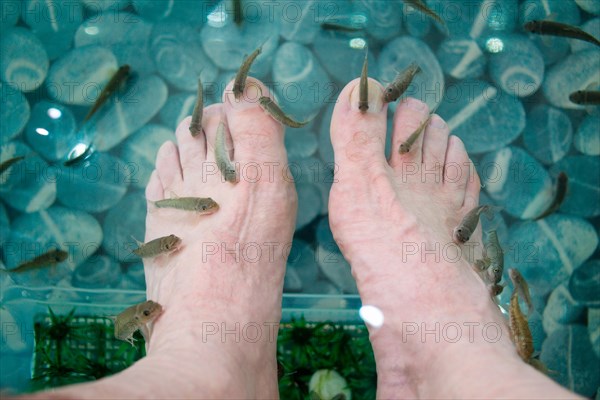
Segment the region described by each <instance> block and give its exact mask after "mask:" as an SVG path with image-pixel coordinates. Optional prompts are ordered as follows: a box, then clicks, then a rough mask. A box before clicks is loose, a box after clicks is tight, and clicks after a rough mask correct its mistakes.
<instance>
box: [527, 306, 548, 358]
mask: <svg viewBox="0 0 600 400" xmlns="http://www.w3.org/2000/svg"><path fill="white" fill-rule="evenodd" d="M527 323H528V324H529V331H530V332H531V337H532V339H533V350H534V352H539V351H542V343H544V340H546V336H547V335H546V332H545V331H544V326H543V322H542V316H541V315H540V313H539V312H537V311H534V312H533V313H532V314H531V315H528V316H527Z"/></svg>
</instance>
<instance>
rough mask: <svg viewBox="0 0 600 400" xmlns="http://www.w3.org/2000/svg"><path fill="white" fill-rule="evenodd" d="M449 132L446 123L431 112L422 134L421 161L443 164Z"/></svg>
mask: <svg viewBox="0 0 600 400" xmlns="http://www.w3.org/2000/svg"><path fill="white" fill-rule="evenodd" d="M449 132H450V130H449V129H448V125H446V122H444V120H443V119H442V117H440V116H439V115H437V114H433V115H432V116H431V121H430V122H429V125H428V126H427V129H426V130H425V132H424V135H423V163H425V164H428V165H429V164H430V165H439V166H443V165H444V159H445V157H446V150H447V148H448V135H449Z"/></svg>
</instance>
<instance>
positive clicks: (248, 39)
mask: <svg viewBox="0 0 600 400" xmlns="http://www.w3.org/2000/svg"><path fill="white" fill-rule="evenodd" d="M223 5H224V3H221V4H220V5H219V7H218V8H216V9H215V10H214V11H213V12H212V13H211V14H210V15H209V17H208V23H207V24H206V25H205V26H204V28H203V29H202V32H201V33H200V40H201V43H202V47H203V49H204V52H205V53H206V54H207V55H208V57H209V58H210V59H211V60H212V62H214V63H215V64H216V65H217V67H219V68H221V69H224V70H230V71H237V70H238V69H239V68H240V65H242V62H243V60H244V59H245V58H246V57H247V56H248V55H250V54H251V53H252V52H253V51H254V50H256V49H257V48H258V47H260V46H261V45H262V51H261V54H260V55H259V56H258V57H256V60H254V62H253V63H252V66H251V67H250V74H249V75H250V76H253V77H255V78H258V79H263V78H266V77H267V75H268V74H269V72H270V71H271V66H272V63H273V58H272V57H273V56H274V55H275V51H276V50H277V48H278V44H279V26H278V24H276V23H273V21H269V20H268V18H269V17H268V14H269V10H268V8H267V7H261V4H260V3H255V4H253V5H254V6H255V7H256V8H260V9H261V11H258V12H260V13H261V14H260V15H258V16H257V17H256V18H252V19H251V20H245V21H244V22H243V23H242V25H241V27H238V26H237V25H236V24H235V23H234V22H233V18H232V15H230V14H228V12H227V11H226V10H225V9H224V8H223ZM265 5H266V4H265Z"/></svg>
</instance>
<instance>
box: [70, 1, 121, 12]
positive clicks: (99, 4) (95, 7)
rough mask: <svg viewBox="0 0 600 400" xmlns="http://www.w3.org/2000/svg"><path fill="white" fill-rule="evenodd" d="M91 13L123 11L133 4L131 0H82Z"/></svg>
mask: <svg viewBox="0 0 600 400" xmlns="http://www.w3.org/2000/svg"><path fill="white" fill-rule="evenodd" d="M81 2H82V3H83V5H84V6H86V7H87V8H88V9H89V10H90V11H96V12H101V11H106V10H112V11H116V10H122V9H124V8H126V7H127V6H129V5H130V4H131V0H81Z"/></svg>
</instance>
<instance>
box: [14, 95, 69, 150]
mask: <svg viewBox="0 0 600 400" xmlns="http://www.w3.org/2000/svg"><path fill="white" fill-rule="evenodd" d="M76 129H77V122H76V121H75V116H74V115H73V112H71V110H70V109H69V108H67V107H65V106H63V105H62V104H58V103H52V102H49V101H46V100H42V101H40V102H38V103H36V104H35V106H33V110H32V111H31V118H30V119H29V122H28V123H27V129H26V130H25V137H26V138H27V142H29V144H30V145H31V147H33V149H34V150H35V151H36V152H37V153H38V154H39V155H41V156H42V157H44V158H45V159H46V160H48V161H59V160H62V159H64V158H65V156H66V155H67V153H68V152H69V150H71V145H72V142H73V139H74V138H75V133H76Z"/></svg>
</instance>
